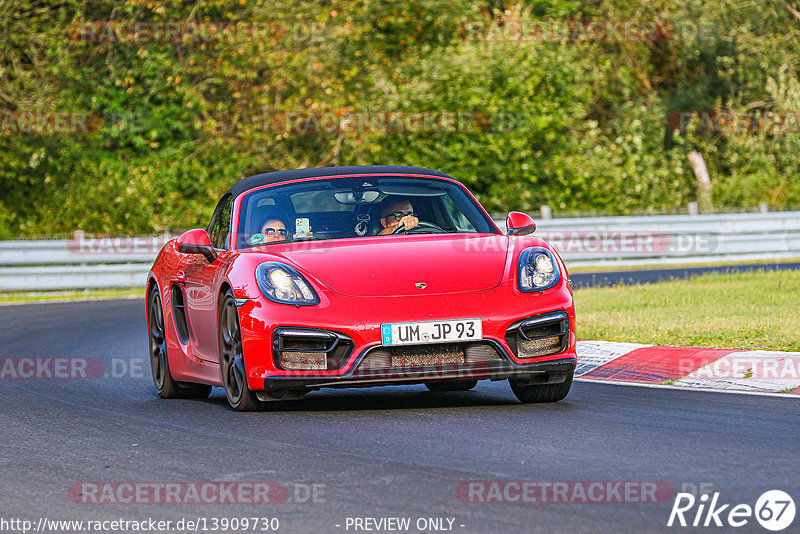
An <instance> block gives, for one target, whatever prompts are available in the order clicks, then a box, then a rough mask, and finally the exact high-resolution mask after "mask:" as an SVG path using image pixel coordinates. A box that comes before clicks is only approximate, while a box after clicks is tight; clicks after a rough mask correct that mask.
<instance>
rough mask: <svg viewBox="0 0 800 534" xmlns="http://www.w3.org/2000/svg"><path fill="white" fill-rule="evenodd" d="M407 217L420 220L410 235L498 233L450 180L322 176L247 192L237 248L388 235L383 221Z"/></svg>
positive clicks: (391, 223) (480, 211) (490, 222)
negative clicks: (333, 177)
mask: <svg viewBox="0 0 800 534" xmlns="http://www.w3.org/2000/svg"><path fill="white" fill-rule="evenodd" d="M406 215H413V216H414V218H415V219H416V221H418V222H417V224H416V225H415V226H414V227H413V228H412V229H410V230H408V233H414V234H420V233H448V234H453V233H482V234H497V233H498V230H497V228H496V227H495V226H494V224H493V223H492V221H491V219H489V218H488V217H487V216H486V214H485V212H484V211H483V210H482V209H481V208H480V206H479V205H478V204H477V203H476V202H475V201H474V200H473V199H472V198H471V196H470V195H468V194H467V193H466V192H465V191H464V189H463V188H462V187H460V186H459V185H457V184H455V183H453V182H450V181H446V180H437V179H428V178H407V177H368V178H363V177H360V178H335V179H324V178H322V179H319V180H314V181H304V182H298V183H293V184H286V185H276V186H272V187H266V188H262V189H255V190H253V191H250V192H248V193H246V194H245V197H244V198H243V199H242V204H241V209H240V211H239V223H238V224H239V226H238V238H237V248H240V249H241V248H247V247H251V246H260V245H267V244H272V243H279V242H285V241H292V240H308V239H313V240H321V239H343V238H353V237H360V236H374V235H378V234H379V233H381V232H382V231H383V232H384V233H386V226H387V224H388V225H393V224H394V225H397V224H398V223H399V221H400V219H401V218H402V217H404V216H406ZM394 221H398V222H394ZM401 226H402V225H401ZM389 230H392V229H391V228H390V229H389ZM400 233H404V231H403V230H401V232H400Z"/></svg>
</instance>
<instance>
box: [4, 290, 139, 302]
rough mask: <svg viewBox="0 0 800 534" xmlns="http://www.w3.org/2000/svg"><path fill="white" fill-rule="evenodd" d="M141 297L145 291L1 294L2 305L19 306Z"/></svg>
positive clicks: (19, 292) (15, 292)
mask: <svg viewBox="0 0 800 534" xmlns="http://www.w3.org/2000/svg"><path fill="white" fill-rule="evenodd" d="M125 297H141V298H143V299H144V289H142V288H141V287H137V288H131V289H87V290H84V291H10V292H0V304H19V303H25V302H30V303H33V302H60V301H65V300H96V299H118V298H125Z"/></svg>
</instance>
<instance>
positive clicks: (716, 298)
mask: <svg viewBox="0 0 800 534" xmlns="http://www.w3.org/2000/svg"><path fill="white" fill-rule="evenodd" d="M798 303H800V271H773V272H752V273H730V274H727V273H726V274H721V273H709V274H706V275H702V276H697V277H693V278H690V279H687V280H676V281H669V282H661V283H657V284H647V285H636V286H616V287H609V288H586V289H578V290H576V291H575V306H576V314H577V329H578V339H604V340H609V341H628V342H633V343H652V344H656V345H678V346H694V347H718V348H731V349H763V350H788V351H800V340H798V334H797V333H798V332H800V313H798Z"/></svg>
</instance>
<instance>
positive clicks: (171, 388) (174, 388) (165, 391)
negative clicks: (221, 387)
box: [147, 284, 211, 399]
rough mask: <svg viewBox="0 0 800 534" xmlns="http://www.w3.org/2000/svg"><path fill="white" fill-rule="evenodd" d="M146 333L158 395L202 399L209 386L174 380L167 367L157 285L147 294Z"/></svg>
mask: <svg viewBox="0 0 800 534" xmlns="http://www.w3.org/2000/svg"><path fill="white" fill-rule="evenodd" d="M147 302H148V306H147V326H148V328H147V333H148V337H149V341H150V371H151V373H152V376H153V385H154V386H155V388H156V391H157V392H158V395H159V396H160V397H161V398H164V399H204V398H206V397H208V395H209V394H210V393H211V386H207V385H204V384H192V383H188V382H176V381H175V380H174V379H173V378H172V372H171V371H170V369H169V353H168V352H167V334H166V331H167V329H166V327H165V324H164V306H163V305H162V303H161V295H160V294H159V292H158V286H157V285H155V284H154V285H153V286H152V287H151V288H150V291H149V292H148V295H147Z"/></svg>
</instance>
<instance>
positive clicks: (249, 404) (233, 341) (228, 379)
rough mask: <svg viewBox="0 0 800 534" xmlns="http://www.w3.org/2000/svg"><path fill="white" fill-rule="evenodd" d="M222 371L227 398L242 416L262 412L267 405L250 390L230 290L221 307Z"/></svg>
mask: <svg viewBox="0 0 800 534" xmlns="http://www.w3.org/2000/svg"><path fill="white" fill-rule="evenodd" d="M219 368H220V373H221V375H222V376H221V379H222V386H223V388H224V389H225V396H226V397H227V398H228V403H230V405H231V406H232V407H233V408H235V409H237V410H239V411H241V412H252V411H254V410H261V409H263V407H264V403H263V402H261V401H260V400H258V397H256V394H255V393H253V391H251V390H250V388H249V387H248V386H247V368H246V367H245V365H244V353H243V351H242V329H241V327H240V326H239V311H238V310H237V308H236V300H235V298H234V296H233V291H232V290H230V289H228V291H227V292H226V293H225V294H224V295H223V296H222V299H221V300H220V307H219Z"/></svg>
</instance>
